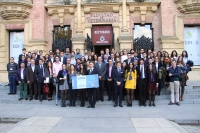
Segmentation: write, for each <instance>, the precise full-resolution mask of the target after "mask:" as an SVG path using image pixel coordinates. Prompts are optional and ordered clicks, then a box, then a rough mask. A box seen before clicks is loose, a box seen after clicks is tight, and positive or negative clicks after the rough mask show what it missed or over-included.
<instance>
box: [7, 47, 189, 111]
mask: <svg viewBox="0 0 200 133" xmlns="http://www.w3.org/2000/svg"><path fill="white" fill-rule="evenodd" d="M188 62H189V59H188V54H187V51H185V50H184V51H183V52H182V53H179V54H178V53H177V52H176V50H173V51H172V52H171V54H169V53H168V52H166V51H162V52H161V51H158V52H154V51H152V50H150V49H149V50H147V51H145V50H144V49H140V51H139V52H136V51H134V50H133V49H131V50H130V51H129V52H128V51H127V50H126V49H124V50H121V51H120V52H116V51H115V49H114V48H112V49H109V48H106V49H105V50H103V49H102V50H101V51H100V53H99V54H95V53H94V52H91V54H89V53H88V51H87V50H84V54H83V55H81V54H80V49H76V52H74V51H70V49H69V48H66V50H65V51H60V50H59V49H56V51H55V53H54V52H53V51H52V50H50V51H49V54H46V55H43V51H41V50H40V51H39V52H38V51H37V50H35V51H34V52H28V53H27V51H26V49H25V48H23V49H22V54H20V55H19V60H18V63H16V62H15V61H14V58H13V57H11V58H10V62H9V63H8V64H7V71H8V77H9V84H10V93H9V95H15V94H16V91H17V89H16V86H17V84H19V88H20V98H19V100H23V99H25V100H30V101H31V100H33V99H35V100H40V101H42V100H49V101H51V100H52V99H53V94H54V93H55V100H56V104H57V101H58V100H61V107H66V106H67V105H68V106H76V100H77V99H80V101H81V104H80V106H81V107H84V106H85V101H86V100H88V101H89V106H88V108H95V104H96V101H99V100H100V101H104V92H105V91H107V95H108V99H106V100H108V101H111V100H112V101H113V102H114V107H116V106H120V107H123V105H122V100H126V101H127V106H128V107H131V106H132V102H133V100H134V99H135V100H139V106H146V101H147V100H149V106H156V105H155V96H156V95H157V96H160V93H161V90H162V89H164V88H165V86H169V87H170V89H171V99H170V103H169V105H173V104H176V105H178V106H179V105H180V103H179V101H183V100H184V97H183V96H184V89H185V86H186V81H187V80H188V76H187V73H188V72H189V71H191V66H192V65H191V64H190V63H188ZM91 74H98V78H99V88H83V89H72V77H73V76H80V75H91ZM16 81H17V82H16ZM44 86H48V87H49V93H48V94H46V93H44V92H43V88H44ZM174 96H175V97H174ZM67 99H69V103H68V104H66V100H67Z"/></svg>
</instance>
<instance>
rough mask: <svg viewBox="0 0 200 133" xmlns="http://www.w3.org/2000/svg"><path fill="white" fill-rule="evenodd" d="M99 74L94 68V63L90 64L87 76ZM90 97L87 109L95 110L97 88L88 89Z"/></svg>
mask: <svg viewBox="0 0 200 133" xmlns="http://www.w3.org/2000/svg"><path fill="white" fill-rule="evenodd" d="M92 74H98V70H97V69H96V68H94V62H93V61H90V62H89V70H88V71H87V74H86V75H92ZM88 95H89V104H90V105H89V106H88V107H87V108H95V104H96V88H89V89H88Z"/></svg>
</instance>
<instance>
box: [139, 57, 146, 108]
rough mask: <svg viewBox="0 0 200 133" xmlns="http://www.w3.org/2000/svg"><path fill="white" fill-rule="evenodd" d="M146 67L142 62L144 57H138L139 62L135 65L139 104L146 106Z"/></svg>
mask: <svg viewBox="0 0 200 133" xmlns="http://www.w3.org/2000/svg"><path fill="white" fill-rule="evenodd" d="M146 69H147V67H146V65H145V64H144V59H143V58H141V59H140V64H139V66H138V67H137V79H138V81H137V83H138V89H139V106H142V105H143V106H146V92H147V90H146V86H147V70H146Z"/></svg>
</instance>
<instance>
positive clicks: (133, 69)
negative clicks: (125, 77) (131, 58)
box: [127, 62, 135, 73]
mask: <svg viewBox="0 0 200 133" xmlns="http://www.w3.org/2000/svg"><path fill="white" fill-rule="evenodd" d="M130 64H132V65H133V68H132V72H135V67H134V63H133V62H130V63H129V65H128V66H127V67H128V69H127V73H128V72H130V69H131V68H130Z"/></svg>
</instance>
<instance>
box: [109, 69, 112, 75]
mask: <svg viewBox="0 0 200 133" xmlns="http://www.w3.org/2000/svg"><path fill="white" fill-rule="evenodd" d="M111 71H112V67H110V68H109V77H111Z"/></svg>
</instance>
